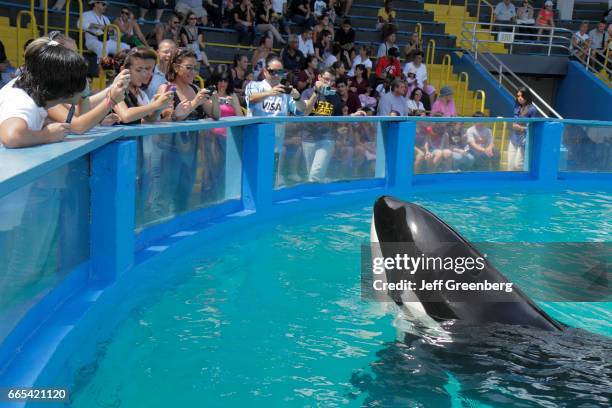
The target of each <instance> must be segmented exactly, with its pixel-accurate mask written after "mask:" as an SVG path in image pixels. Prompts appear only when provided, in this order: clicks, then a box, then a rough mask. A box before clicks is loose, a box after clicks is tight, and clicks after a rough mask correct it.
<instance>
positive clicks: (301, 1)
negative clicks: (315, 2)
mask: <svg viewBox="0 0 612 408" xmlns="http://www.w3.org/2000/svg"><path fill="white" fill-rule="evenodd" d="M309 4H310V2H309V1H308V0H293V1H292V2H291V15H292V16H306V13H304V12H303V11H302V10H300V8H299V6H301V5H302V6H304V7H305V8H308V5H309Z"/></svg>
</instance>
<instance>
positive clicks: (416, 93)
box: [406, 88, 425, 116]
mask: <svg viewBox="0 0 612 408" xmlns="http://www.w3.org/2000/svg"><path fill="white" fill-rule="evenodd" d="M422 98H423V90H422V89H421V88H414V90H413V91H412V93H410V98H409V99H408V100H407V102H406V110H407V111H408V115H409V116H416V112H417V111H425V106H423V102H421V99H422Z"/></svg>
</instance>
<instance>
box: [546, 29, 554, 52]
mask: <svg viewBox="0 0 612 408" xmlns="http://www.w3.org/2000/svg"><path fill="white" fill-rule="evenodd" d="M554 32H555V29H554V28H552V29H549V30H548V54H547V55H548V56H549V57H550V54H551V51H552V41H553V33H554Z"/></svg>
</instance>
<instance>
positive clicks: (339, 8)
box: [330, 0, 353, 17]
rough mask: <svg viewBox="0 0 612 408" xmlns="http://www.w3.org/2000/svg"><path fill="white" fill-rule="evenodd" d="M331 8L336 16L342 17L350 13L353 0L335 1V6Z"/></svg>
mask: <svg viewBox="0 0 612 408" xmlns="http://www.w3.org/2000/svg"><path fill="white" fill-rule="evenodd" d="M330 4H331V2H330ZM332 8H334V9H335V11H336V14H337V15H339V16H340V17H344V16H345V15H347V14H349V13H350V12H351V9H352V8H353V0H336V1H335V5H334V7H332Z"/></svg>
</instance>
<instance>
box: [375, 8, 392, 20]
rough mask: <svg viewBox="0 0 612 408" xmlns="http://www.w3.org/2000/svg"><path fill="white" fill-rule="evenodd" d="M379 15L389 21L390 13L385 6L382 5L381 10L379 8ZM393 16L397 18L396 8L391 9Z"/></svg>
mask: <svg viewBox="0 0 612 408" xmlns="http://www.w3.org/2000/svg"><path fill="white" fill-rule="evenodd" d="M378 17H382V19H383V20H385V21H389V14H388V13H387V10H385V8H384V7H381V8H380V10H378ZM391 17H392V18H393V19H395V10H391Z"/></svg>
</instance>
